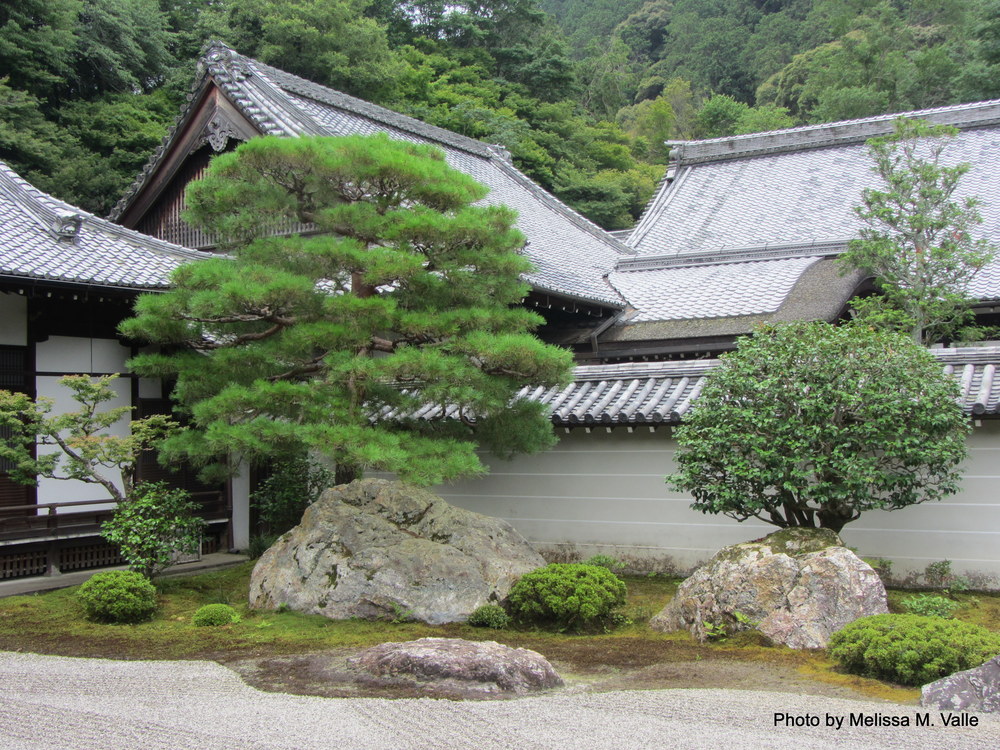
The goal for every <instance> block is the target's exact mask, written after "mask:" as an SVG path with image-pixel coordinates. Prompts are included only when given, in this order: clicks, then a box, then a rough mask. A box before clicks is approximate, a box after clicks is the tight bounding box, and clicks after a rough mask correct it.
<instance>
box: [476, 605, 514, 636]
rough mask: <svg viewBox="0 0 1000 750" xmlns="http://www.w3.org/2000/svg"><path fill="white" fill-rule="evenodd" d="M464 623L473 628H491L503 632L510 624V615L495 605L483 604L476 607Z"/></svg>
mask: <svg viewBox="0 0 1000 750" xmlns="http://www.w3.org/2000/svg"><path fill="white" fill-rule="evenodd" d="M466 622H467V623H468V624H469V625H471V626H472V627H474V628H493V629H494V630H504V629H505V628H509V627H510V624H511V620H510V615H508V614H507V613H506V612H505V611H504V608H503V607H501V606H499V605H497V604H484V605H483V606H481V607H476V608H475V610H473V612H472V614H471V615H469V619H468V620H466Z"/></svg>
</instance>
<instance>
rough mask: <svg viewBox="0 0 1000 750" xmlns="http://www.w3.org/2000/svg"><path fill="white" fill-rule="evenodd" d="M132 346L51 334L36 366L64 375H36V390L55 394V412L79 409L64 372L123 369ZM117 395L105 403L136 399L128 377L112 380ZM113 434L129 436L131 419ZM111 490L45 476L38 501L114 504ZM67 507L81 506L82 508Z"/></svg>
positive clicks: (37, 352) (112, 405)
mask: <svg viewBox="0 0 1000 750" xmlns="http://www.w3.org/2000/svg"><path fill="white" fill-rule="evenodd" d="M128 356H129V350H128V349H127V348H125V347H124V346H122V345H121V344H119V343H118V341H116V340H115V339H89V338H78V337H72V336H51V337H50V338H48V339H47V340H46V341H41V342H39V343H38V344H37V346H36V350H35V357H36V360H35V362H36V365H35V366H36V369H37V370H38V371H39V372H51V373H60V375H41V376H38V378H36V385H35V387H36V390H37V394H38V396H39V397H42V396H44V397H47V398H51V399H53V401H54V406H53V409H52V413H53V414H61V413H64V412H67V411H76V410H77V409H78V408H79V404H77V403H76V402H75V401H74V400H73V398H72V396H71V395H70V391H69V389H67V388H66V387H65V386H62V385H60V384H59V378H60V377H61V376H62V374H66V375H75V374H81V373H88V372H100V373H105V372H123V371H124V370H125V360H126V358H127V357H128ZM111 387H112V389H113V390H114V392H115V398H114V399H113V400H112V401H110V402H108V403H107V404H105V405H104V407H103V408H105V409H111V408H115V407H118V406H129V405H131V403H132V400H131V399H132V394H131V385H130V383H129V381H128V380H127V379H124V378H120V379H118V380H115V381H114V382H113V383H112V386H111ZM111 434H113V435H118V436H125V435H128V434H129V420H128V419H127V418H126V419H122V420H120V421H119V422H117V423H116V424H115V425H113V427H112V430H111ZM39 452H40V453H42V452H44V453H49V452H56V451H52V449H50V448H44V449H40V451H39ZM106 476H108V477H109V478H111V479H112V480H113V481H114V482H115V484H116V485H118V487H119V488H121V479H120V477H119V476H118V475H117V472H114V471H109V472H108V473H107V475H106ZM109 499H110V498H109V496H108V492H107V490H105V489H104V488H103V487H101V486H100V485H97V484H88V483H86V482H79V481H75V480H74V481H65V480H58V479H46V478H41V479H39V481H38V502H39V503H58V502H73V501H76V500H94V501H96V502H98V503H101V504H100V505H99V506H95V507H112V505H111V504H110V503H109V502H108V503H106V502H105V501H109ZM67 510H80V509H79V508H75V509H67Z"/></svg>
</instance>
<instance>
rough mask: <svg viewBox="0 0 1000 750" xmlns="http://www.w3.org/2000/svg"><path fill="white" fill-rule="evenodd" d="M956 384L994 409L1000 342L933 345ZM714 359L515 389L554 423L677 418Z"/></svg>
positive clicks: (584, 372) (974, 409) (972, 408)
mask: <svg viewBox="0 0 1000 750" xmlns="http://www.w3.org/2000/svg"><path fill="white" fill-rule="evenodd" d="M931 351H932V353H933V354H934V355H935V356H936V357H938V359H940V360H941V362H942V366H943V368H944V372H945V373H946V374H947V375H950V376H951V377H953V378H954V379H955V380H956V382H957V383H958V384H959V389H960V391H961V396H960V399H959V403H960V404H961V406H962V408H963V410H964V411H965V412H966V413H967V414H970V415H973V416H983V415H988V416H996V415H998V414H1000V376H998V375H997V370H998V368H1000V347H982V348H980V347H967V348H958V349H933V350H931ZM718 364H719V361H718V360H716V359H706V360H697V361H687V362H640V363H624V364H619V365H593V366H582V367H577V368H576V370H575V379H574V382H573V383H572V384H571V385H569V386H567V387H566V388H562V389H548V390H545V391H542V392H540V393H539V392H537V391H536V392H531V391H530V390H529V389H525V390H523V391H521V393H520V394H519V395H520V396H521V397H522V398H525V397H531V398H533V400H537V401H541V402H542V403H544V404H546V405H548V406H549V407H550V408H551V413H552V421H553V422H554V423H555V424H559V425H580V424H582V425H588V424H593V425H612V424H650V423H653V424H655V423H658V422H679V421H681V420H682V419H683V418H684V415H685V414H686V413H687V412H688V410H689V409H690V408H691V406H692V405H693V404H694V403H695V402H696V401H697V398H698V396H699V394H700V393H701V390H702V388H703V386H704V384H705V375H706V374H707V373H708V372H709V371H711V370H712V369H713V368H715V367H717V366H718Z"/></svg>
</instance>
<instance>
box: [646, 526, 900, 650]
mask: <svg viewBox="0 0 1000 750" xmlns="http://www.w3.org/2000/svg"><path fill="white" fill-rule="evenodd" d="M887 611H888V609H887V605H886V595H885V586H883V584H882V581H881V580H880V579H879V577H878V575H877V574H876V573H875V571H874V570H872V568H871V567H870V566H869V565H868V564H867V563H865V562H864V561H862V560H861V559H860V558H859V557H858V556H857V555H855V554H854V553H853V552H851V551H850V550H849V549H847V548H846V547H844V546H843V542H841V540H840V537H838V536H837V535H836V534H835V533H833V532H832V531H829V530H826V529H783V530H781V531H778V532H775V533H774V534H771V535H770V536H768V537H765V538H764V539H762V540H760V541H756V542H746V543H744V544H735V545H732V546H730V547H725V548H723V549H722V550H720V551H719V552H718V554H716V555H715V557H713V558H712V559H711V560H709V561H708V562H707V563H705V564H704V565H702V566H701V567H699V568H698V569H697V570H695V572H694V573H693V574H692V575H691V576H690V577H689V578H688V579H687V580H685V581H684V583H682V584H681V585H680V587H679V588H678V589H677V594H676V595H675V596H674V598H673V600H672V601H671V602H670V603H669V604H667V606H666V607H664V608H663V610H662V611H661V612H660V613H659V614H658V615H656V616H655V617H654V618H653V619H652V621H651V622H650V625H651V626H652V627H653V628H654V629H656V630H663V631H668V630H682V629H688V630H690V631H691V633H692V634H693V635H694V636H695V637H696V638H698V639H699V640H702V641H704V640H706V639H707V638H708V635H709V633H708V629H707V628H706V625H708V626H709V627H710V626H712V625H717V626H718V625H722V626H724V627H725V628H726V629H727V631H728V632H730V633H733V632H738V631H740V630H748V629H750V628H751V627H753V623H756V627H757V629H758V630H759V631H760V632H762V633H763V634H764V635H766V636H767V637H768V638H770V639H771V640H772V641H774V642H776V643H782V644H785V645H786V646H790V647H791V648H825V647H826V645H827V642H828V640H829V638H830V635H831V634H832V633H833V632H834V631H836V630H839V629H840V628H842V627H843V626H844V625H847V624H848V623H849V622H853V621H854V620H856V619H858V618H859V617H865V616H867V615H877V614H883V613H885V612H887ZM736 613H739V618H738V617H737V614H736Z"/></svg>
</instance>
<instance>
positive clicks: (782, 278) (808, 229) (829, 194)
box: [611, 101, 1000, 320]
mask: <svg viewBox="0 0 1000 750" xmlns="http://www.w3.org/2000/svg"><path fill="white" fill-rule="evenodd" d="M904 115H905V116H909V117H919V118H923V119H928V120H931V121H934V122H939V123H946V124H951V125H955V126H957V127H959V128H960V129H961V130H960V133H959V135H958V136H957V137H956V138H955V139H954V140H953V141H952V142H951V143H950V144H949V146H948V147H947V149H946V150H945V152H944V157H943V160H944V161H945V162H946V163H951V164H957V163H960V162H968V163H970V164H971V165H972V168H971V169H970V171H969V172H968V174H966V175H965V176H964V177H963V178H962V181H961V182H960V184H959V190H958V191H957V193H956V198H957V199H961V198H963V197H965V196H977V197H978V198H979V199H980V200H981V201H982V205H981V213H982V215H983V219H984V222H983V224H982V225H981V226H980V227H978V228H977V230H976V233H977V234H978V235H979V236H982V237H986V238H988V239H990V240H991V241H993V242H996V243H997V244H1000V181H997V180H996V179H995V177H994V175H993V166H992V165H993V163H994V162H995V161H996V160H997V159H998V158H1000V101H992V102H981V103H977V104H964V105H957V106H953V107H942V108H938V109H933V110H922V111H919V112H910V113H904ZM898 116H899V115H886V116H881V117H872V118H866V119H863V120H852V121H847V122H839V123H829V124H825V125H813V126H807V127H802V128H791V129H788V130H781V131H774V132H771V133H758V134H753V135H746V136H735V137H731V138H718V139H713V140H708V141H698V142H690V143H686V144H682V145H680V146H678V147H676V148H675V149H674V150H673V151H672V152H671V158H673V159H676V163H675V164H674V165H673V166H672V168H671V173H672V174H673V179H672V180H671V181H668V182H665V183H664V184H662V185H661V186H660V188H659V189H658V191H657V194H656V195H655V196H654V198H653V200H652V201H651V202H650V204H649V206H648V208H647V210H646V212H645V214H644V215H643V217H642V219H641V220H640V221H639V223H638V224H637V226H636V228H635V230H634V231H633V232H632V234H631V235H630V236H629V238H628V240H627V244H628V245H629V246H630V247H632V248H633V249H634V250H635V252H636V256H634V257H633V258H628V257H623V258H622V259H621V260H620V261H619V264H618V272H616V273H614V274H612V276H611V280H612V283H614V284H615V286H616V287H617V288H618V290H619V291H620V292H621V293H622V294H623V296H625V297H626V299H628V300H629V302H631V303H632V304H633V305H634V306H635V307H637V308H639V311H640V312H639V318H638V319H639V320H653V319H656V318H657V317H658V316H661V315H662V316H665V317H662V318H660V319H663V320H668V319H670V317H666V316H672V315H674V314H676V309H675V308H676V307H679V306H675V305H671V304H669V303H667V302H665V301H663V300H660V299H657V298H656V297H655V295H654V294H652V292H653V290H655V289H657V288H661V284H664V286H663V287H662V288H664V289H665V288H666V286H665V282H666V281H667V280H668V279H670V280H675V279H676V280H677V281H678V282H679V284H680V287H685V286H693V287H697V282H696V281H695V279H696V278H699V277H700V276H701V275H702V274H704V273H705V272H704V271H698V272H694V271H692V272H687V273H681V272H680V271H678V270H666V269H675V268H677V267H679V266H681V265H684V264H685V263H692V264H694V263H706V262H711V260H712V258H717V259H718V260H719V261H723V260H725V261H728V262H735V263H737V265H736V266H734V267H731V268H729V269H728V270H727V271H725V273H726V274H728V276H729V278H730V279H731V280H732V281H733V284H732V285H731V286H730V287H729V288H725V285H724V284H721V283H719V284H717V285H716V286H715V288H705V289H700V290H698V291H697V292H696V293H693V294H692V296H691V298H692V299H693V301H694V304H693V306H692V308H691V313H690V317H692V318H696V317H699V316H700V315H701V314H702V313H703V312H705V311H709V312H710V313H711V314H713V315H718V316H720V317H727V316H728V317H731V316H734V315H740V314H745V313H744V312H742V311H743V310H751V311H757V310H759V309H760V308H761V307H768V306H773V302H774V300H775V299H777V298H778V297H780V296H781V293H782V290H783V289H787V287H788V284H789V282H790V281H792V280H791V278H790V276H789V275H788V273H790V271H789V269H790V268H791V264H789V263H779V262H777V261H774V262H773V263H772V264H770V265H762V264H761V263H759V262H756V261H760V260H761V259H763V258H765V257H768V256H770V257H772V258H780V257H788V256H789V255H794V254H799V255H813V256H814V257H816V258H818V257H820V256H821V255H830V254H835V253H837V252H839V251H840V250H842V249H843V248H844V247H846V243H847V242H848V241H849V240H851V239H852V238H854V237H855V236H857V233H858V229H859V228H860V226H861V223H860V221H859V220H858V219H857V217H856V216H855V215H854V213H853V210H852V209H853V207H854V206H856V205H858V203H859V202H860V199H861V194H862V191H863V190H864V189H865V188H867V187H876V186H878V184H879V183H878V178H877V177H876V176H875V175H874V174H873V172H872V170H871V160H870V158H869V156H868V154H867V147H866V145H865V140H866V139H868V138H871V137H873V136H876V135H880V134H885V133H889V132H892V129H893V121H894V120H895V119H896V117H898ZM810 247H814V248H816V250H817V251H818V252H815V253H813V252H810V251H809V249H808V248H810ZM647 257H649V258H650V260H651V261H652V262H651V263H649V264H647V266H646V268H647V269H648V273H649V278H648V279H646V280H643V279H642V277H641V274H640V273H636V274H635V275H634V276H633V275H626V274H624V273H622V272H624V271H632V270H635V271H639V269H641V268H642V267H643V265H642V261H643V259H644V258H647ZM741 260H744V261H755V262H753V263H749V262H746V263H742V264H740V263H739V261H741ZM657 267H659V269H662V270H653V269H657ZM741 267H742V268H744V269H746V273H747V280H748V282H750V283H748V284H746V285H745V284H744V283H740V275H741V271H740V270H739V268H741ZM807 267H808V266H807V265H799V266H798V268H799V272H800V273H804V272H805V270H806V268H807ZM767 268H770V269H773V270H774V271H775V272H778V271H779V269H780V270H781V271H783V272H784V273H776V274H775V276H774V277H773V279H772V280H771V282H770V283H771V284H773V286H771V288H766V287H767V285H768V281H767V280H766V278H765V277H764V274H765V269H767ZM721 269H722V266H719V271H718V272H717V274H715V275H713V279H721V278H722V275H723V271H722V270H721ZM969 292H970V293H971V294H972V295H974V296H976V297H978V298H980V299H1000V261H996V262H994V263H993V264H992V265H990V266H988V267H987V268H985V269H983V271H981V272H980V274H979V275H978V276H977V277H976V278H975V279H974V280H973V282H972V284H971V285H970V287H969ZM747 297H748V298H749V299H745V298H747ZM758 301H759V304H755V302H758Z"/></svg>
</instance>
